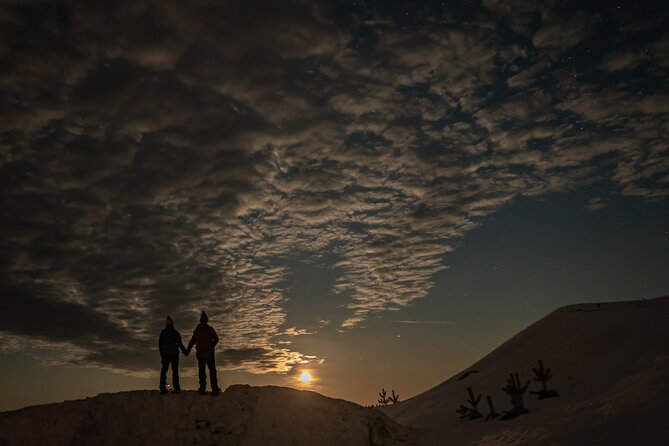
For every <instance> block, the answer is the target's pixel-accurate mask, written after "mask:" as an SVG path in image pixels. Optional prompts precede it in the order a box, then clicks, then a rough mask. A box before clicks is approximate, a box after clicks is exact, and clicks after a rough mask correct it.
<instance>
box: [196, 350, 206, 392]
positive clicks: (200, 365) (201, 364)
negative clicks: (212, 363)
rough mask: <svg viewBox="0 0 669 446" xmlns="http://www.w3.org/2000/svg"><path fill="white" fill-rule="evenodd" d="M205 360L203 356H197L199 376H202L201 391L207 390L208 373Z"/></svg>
mask: <svg viewBox="0 0 669 446" xmlns="http://www.w3.org/2000/svg"><path fill="white" fill-rule="evenodd" d="M204 364H205V360H204V359H202V358H197V371H198V377H199V378H200V391H201V392H202V391H205V390H206V389H207V373H206V371H205V369H204Z"/></svg>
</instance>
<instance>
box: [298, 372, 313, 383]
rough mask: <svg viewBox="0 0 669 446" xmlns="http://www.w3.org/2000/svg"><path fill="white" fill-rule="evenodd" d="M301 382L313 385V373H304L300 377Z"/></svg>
mask: <svg viewBox="0 0 669 446" xmlns="http://www.w3.org/2000/svg"><path fill="white" fill-rule="evenodd" d="M299 380H300V382H301V383H302V384H309V383H311V380H312V378H311V373H309V372H302V374H301V375H300V377H299Z"/></svg>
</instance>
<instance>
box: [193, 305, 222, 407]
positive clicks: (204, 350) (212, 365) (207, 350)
mask: <svg viewBox="0 0 669 446" xmlns="http://www.w3.org/2000/svg"><path fill="white" fill-rule="evenodd" d="M208 321H209V318H208V317H207V313H205V312H204V311H203V312H202V314H201V315H200V323H199V324H198V326H197V327H195V331H194V332H193V337H192V338H191V340H190V342H189V343H188V349H187V350H186V355H188V354H189V353H190V350H191V348H193V345H195V348H196V350H197V352H196V353H195V356H196V357H197V368H198V372H199V373H198V374H199V378H200V388H199V392H200V394H201V395H204V394H206V393H207V373H206V371H205V368H204V367H205V365H206V366H207V367H208V368H209V380H210V381H211V394H212V395H217V394H218V393H219V392H220V391H221V389H219V388H218V378H217V377H216V360H215V355H214V347H216V344H218V336H217V335H216V330H214V328H213V327H210V326H209V325H207V322H208Z"/></svg>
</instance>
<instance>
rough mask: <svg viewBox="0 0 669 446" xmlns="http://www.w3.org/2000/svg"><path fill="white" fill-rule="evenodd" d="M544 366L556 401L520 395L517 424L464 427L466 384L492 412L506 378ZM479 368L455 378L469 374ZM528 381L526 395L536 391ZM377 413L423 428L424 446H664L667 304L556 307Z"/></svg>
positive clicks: (668, 395) (668, 402)
mask: <svg viewBox="0 0 669 446" xmlns="http://www.w3.org/2000/svg"><path fill="white" fill-rule="evenodd" d="M538 359H543V361H544V364H545V365H546V366H548V367H550V368H551V369H552V371H553V374H554V379H553V380H552V381H550V383H549V384H550V387H555V388H556V389H557V390H558V391H560V393H561V396H560V397H559V398H552V399H547V400H543V401H537V400H536V399H535V398H534V396H532V395H528V394H526V395H525V402H526V405H527V407H528V408H529V409H530V410H531V413H529V414H527V415H524V416H521V417H519V418H517V419H514V420H508V421H498V420H492V421H488V422H485V421H483V420H482V419H479V420H472V421H469V420H461V419H460V418H459V415H458V414H456V413H455V410H456V409H457V408H458V407H459V405H460V404H464V402H465V400H466V399H467V387H468V386H471V387H472V388H473V390H474V392H475V393H476V394H477V395H478V394H479V393H482V394H483V398H482V400H481V403H480V405H479V410H480V412H481V413H483V415H484V416H485V415H486V413H487V404H486V402H485V396H486V395H491V396H492V398H493V401H494V404H495V408H496V409H497V411H498V412H500V411H501V410H502V409H508V408H509V406H510V404H509V397H508V396H507V395H506V394H504V393H503V392H502V390H501V389H502V387H503V386H504V384H505V382H506V378H507V377H508V375H509V373H510V372H519V373H520V378H521V380H522V381H523V382H525V381H527V380H530V379H532V377H533V374H532V367H536V365H537V360H538ZM472 370H477V371H478V372H479V373H471V374H469V376H467V377H466V378H463V379H461V380H458V378H460V377H461V376H463V375H464V374H465V373H466V372H468V371H472ZM538 388H539V384H538V383H536V382H532V384H531V385H530V389H535V390H536V389H538ZM383 411H384V412H385V413H386V414H388V416H390V417H391V418H393V419H394V420H396V421H397V422H399V423H402V424H405V425H407V426H412V427H418V428H423V429H426V433H425V439H424V441H425V443H427V444H453V445H468V444H485V445H511V444H513V445H521V444H527V445H534V444H550V445H554V444H555V445H557V444H560V445H581V444H582V445H591V444H598V445H599V444H602V445H623V444H624V445H628V444H635V443H637V442H639V441H646V443H645V444H652V445H660V444H669V297H664V298H659V299H651V300H648V301H646V302H645V305H644V306H642V305H640V304H639V303H638V302H616V303H603V304H601V307H600V308H599V310H598V309H597V305H596V304H583V305H573V306H568V307H564V308H560V309H558V310H556V311H555V312H553V313H551V314H550V315H548V316H546V317H545V318H543V319H541V320H539V321H538V322H536V323H534V324H532V325H531V326H529V327H528V328H527V329H525V330H523V331H522V332H520V333H518V334H517V335H516V336H514V337H513V338H511V339H510V340H509V341H507V342H506V343H504V344H503V345H502V346H500V347H499V348H497V349H496V350H494V351H493V352H492V353H490V354H489V355H487V356H486V357H484V358H483V359H481V360H480V361H478V362H477V363H475V364H474V365H472V366H471V367H469V368H468V369H466V370H465V371H463V372H462V373H459V374H457V375H456V376H454V377H452V378H450V379H448V380H447V381H445V382H443V383H442V384H440V385H438V386H436V387H434V388H433V389H430V390H428V391H426V392H424V393H422V394H420V395H418V396H416V397H414V398H411V399H409V400H407V401H405V402H403V403H400V404H398V405H394V406H389V407H387V408H384V409H383Z"/></svg>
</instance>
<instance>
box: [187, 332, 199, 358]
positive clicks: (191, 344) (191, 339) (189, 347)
mask: <svg viewBox="0 0 669 446" xmlns="http://www.w3.org/2000/svg"><path fill="white" fill-rule="evenodd" d="M195 333H197V328H195V330H194V331H193V336H191V338H190V341H188V348H187V349H186V352H187V353H186V355H188V353H190V351H191V349H192V348H193V345H195Z"/></svg>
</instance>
